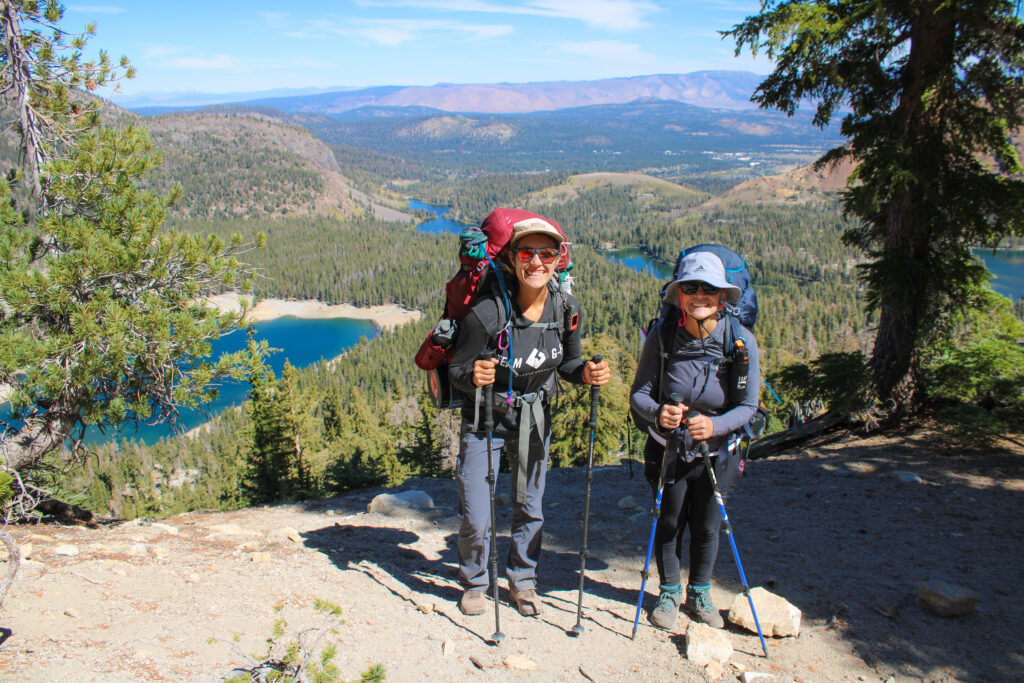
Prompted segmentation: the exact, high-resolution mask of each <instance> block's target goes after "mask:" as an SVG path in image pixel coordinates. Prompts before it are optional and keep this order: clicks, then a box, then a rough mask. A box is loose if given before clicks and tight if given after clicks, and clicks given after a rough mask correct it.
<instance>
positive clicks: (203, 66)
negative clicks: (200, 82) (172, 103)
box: [167, 55, 248, 71]
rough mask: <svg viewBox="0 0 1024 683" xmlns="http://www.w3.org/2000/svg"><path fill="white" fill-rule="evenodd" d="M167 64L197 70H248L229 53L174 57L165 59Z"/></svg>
mask: <svg viewBox="0 0 1024 683" xmlns="http://www.w3.org/2000/svg"><path fill="white" fill-rule="evenodd" d="M167 66H171V67H174V68H175V69H196V70H198V71H238V70H248V69H247V66H246V63H245V62H243V61H242V60H240V59H236V58H235V57H232V56H230V55H213V56H211V57H175V58H173V59H170V60H168V61H167Z"/></svg>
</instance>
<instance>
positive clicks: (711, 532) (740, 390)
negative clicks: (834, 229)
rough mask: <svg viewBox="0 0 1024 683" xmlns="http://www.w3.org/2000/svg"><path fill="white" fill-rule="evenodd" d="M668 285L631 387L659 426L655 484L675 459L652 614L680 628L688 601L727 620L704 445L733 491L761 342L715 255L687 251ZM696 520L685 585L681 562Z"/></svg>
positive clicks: (696, 615) (653, 434) (709, 619)
mask: <svg viewBox="0 0 1024 683" xmlns="http://www.w3.org/2000/svg"><path fill="white" fill-rule="evenodd" d="M663 291H664V294H663V304H664V308H665V309H666V310H667V312H666V313H665V314H663V315H662V317H661V318H660V319H659V320H658V322H656V323H655V325H654V326H653V327H652V328H651V330H649V331H648V334H647V338H646V339H645V341H644V346H643V350H642V352H641V354H640V362H639V365H638V366H637V371H636V376H635V378H634V379H633V385H632V387H631V389H630V407H631V409H632V410H633V411H634V414H635V415H637V416H639V417H640V418H641V419H643V420H646V421H647V422H649V423H650V424H651V425H652V426H651V427H650V428H649V429H648V438H647V444H646V446H645V448H644V474H645V476H646V478H647V480H648V481H649V482H650V483H651V486H652V488H654V489H657V487H658V482H659V479H661V474H662V466H663V465H665V467H666V469H665V470H664V471H665V473H666V476H665V477H664V481H663V484H664V488H663V493H662V498H661V507H660V514H659V516H658V520H657V523H656V527H655V532H654V543H653V550H654V555H655V559H656V563H657V568H658V575H659V578H660V582H661V583H660V590H659V596H658V601H657V603H656V605H655V607H654V608H653V609H652V610H651V612H650V614H649V618H650V621H651V623H653V624H654V625H655V626H658V627H660V628H664V629H672V628H673V626H674V625H675V622H676V618H677V617H678V615H679V610H680V607H683V608H684V609H685V610H686V611H687V612H688V613H689V615H690V617H691V618H692V619H693V620H695V621H698V622H702V623H704V624H707V625H709V626H712V627H715V628H722V627H723V626H724V622H723V620H722V616H721V615H720V614H719V613H718V610H717V609H716V608H715V606H714V603H713V602H712V600H711V572H712V569H713V568H714V564H715V559H716V557H717V555H718V537H719V529H720V527H721V524H722V514H721V510H720V508H719V506H718V504H717V502H716V500H715V495H714V490H713V487H712V482H711V479H710V477H709V476H708V474H707V473H705V465H704V461H703V459H702V458H701V457H700V454H699V446H700V444H701V442H706V444H707V446H708V448H709V450H710V454H711V462H712V463H713V467H714V472H715V475H716V476H717V478H718V483H719V488H720V490H721V491H722V493H723V495H725V494H727V493H728V491H729V490H730V488H731V487H732V485H733V484H734V483H735V482H736V480H737V478H738V476H739V474H740V472H741V467H742V464H741V458H740V453H739V451H738V450H737V446H738V445H739V442H740V432H741V430H742V429H743V427H744V425H746V424H747V422H748V421H749V420H750V418H751V417H752V416H753V414H754V411H755V410H756V409H757V405H758V388H759V385H760V382H761V379H760V370H759V363H758V349H757V341H756V340H755V339H754V335H753V334H752V333H751V332H750V330H748V329H747V328H745V327H743V326H741V325H740V324H739V323H738V322H735V321H730V320H727V319H725V317H724V316H727V315H732V314H731V313H729V312H728V309H727V306H728V305H732V304H735V303H736V302H737V301H739V298H740V294H741V290H740V288H739V287H737V286H736V285H735V284H732V283H731V282H730V281H729V279H728V278H727V274H726V271H725V268H724V266H723V265H722V261H721V259H719V257H718V256H716V255H715V254H713V253H710V252H707V251H697V252H694V253H691V254H687V255H686V256H684V257H683V258H682V259H681V261H680V262H679V265H678V266H677V268H676V272H675V274H674V276H673V279H672V281H671V282H670V283H669V284H668V285H666V286H665V288H664V290H663ZM666 328H670V329H666ZM730 328H731V329H732V330H738V335H735V336H734V335H733V334H732V333H731V332H729V329H730ZM672 330H674V331H672ZM663 334H664V335H666V336H665V338H667V339H671V343H670V344H668V345H667V347H666V348H664V349H663V348H662V347H661V343H660V342H659V340H660V339H662V338H663V337H662V335H663ZM727 335H728V337H727ZM727 338H728V339H730V341H728V342H727V341H726V340H727ZM734 338H735V341H733V339H734ZM734 343H735V344H738V345H745V351H746V353H747V356H748V358H749V362H748V365H747V366H746V373H745V375H743V378H742V382H744V383H743V384H740V383H738V381H737V380H736V379H735V378H734V374H735V373H732V372H731V371H730V366H731V365H732V364H731V363H727V362H725V359H726V356H727V355H728V353H729V350H728V349H726V345H727V344H734ZM666 458H667V460H665V459H666ZM687 528H689V530H690V543H689V578H688V581H687V585H686V587H685V590H684V588H683V585H682V580H681V577H682V574H681V569H680V568H681V564H682V562H683V548H684V545H683V535H684V532H685V531H686V529H687ZM641 600H642V596H641Z"/></svg>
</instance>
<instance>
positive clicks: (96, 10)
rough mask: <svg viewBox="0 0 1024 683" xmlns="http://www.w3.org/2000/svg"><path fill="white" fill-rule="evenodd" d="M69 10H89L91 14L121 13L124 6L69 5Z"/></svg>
mask: <svg viewBox="0 0 1024 683" xmlns="http://www.w3.org/2000/svg"><path fill="white" fill-rule="evenodd" d="M67 9H68V11H69V12H88V13H89V14H121V13H122V12H124V8H123V7H114V6H113V5H68V8H67Z"/></svg>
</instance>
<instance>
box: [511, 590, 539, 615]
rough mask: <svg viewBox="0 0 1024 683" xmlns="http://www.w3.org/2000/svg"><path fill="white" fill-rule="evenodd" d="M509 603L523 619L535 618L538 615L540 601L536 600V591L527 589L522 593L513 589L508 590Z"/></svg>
mask: <svg viewBox="0 0 1024 683" xmlns="http://www.w3.org/2000/svg"><path fill="white" fill-rule="evenodd" d="M508 597H509V601H510V602H511V603H512V604H513V605H514V606H515V608H516V609H517V610H519V613H520V614H522V615H523V616H524V617H535V616H537V615H538V614H540V600H539V599H538V598H537V591H535V590H534V589H532V588H527V589H526V590H524V591H517V590H516V589H515V588H509V589H508Z"/></svg>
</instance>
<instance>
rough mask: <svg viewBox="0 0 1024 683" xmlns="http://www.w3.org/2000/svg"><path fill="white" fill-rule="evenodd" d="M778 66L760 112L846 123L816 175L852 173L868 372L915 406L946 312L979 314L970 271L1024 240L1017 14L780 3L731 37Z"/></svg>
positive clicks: (923, 4) (863, 0)
mask: <svg viewBox="0 0 1024 683" xmlns="http://www.w3.org/2000/svg"><path fill="white" fill-rule="evenodd" d="M724 35H726V36H731V37H733V38H735V40H736V44H737V52H739V51H741V50H742V49H743V48H744V47H748V48H749V49H750V50H751V51H752V52H753V53H755V54H756V53H758V52H760V51H764V52H765V53H766V54H767V55H768V57H770V58H772V59H773V60H775V62H776V65H775V70H774V72H773V73H772V74H770V75H769V76H768V77H767V78H766V79H765V80H764V81H763V82H762V83H761V84H760V86H758V88H757V91H756V92H755V94H754V96H753V98H752V99H753V100H754V101H755V102H757V103H759V104H760V105H761V106H762V107H773V108H777V109H781V110H783V111H785V112H787V113H790V114H792V113H793V112H794V111H795V110H796V108H797V106H798V105H800V104H801V103H802V102H804V101H806V100H808V99H810V100H817V102H818V104H817V110H816V114H815V118H814V120H815V122H816V123H817V124H818V125H821V126H824V125H826V124H828V123H829V122H830V121H831V120H832V118H833V116H835V115H837V114H841V115H842V125H841V132H842V134H843V135H844V136H845V137H846V138H847V144H845V145H844V146H842V147H839V148H836V149H833V150H831V151H830V152H829V153H828V154H826V155H825V156H824V157H823V158H822V159H821V160H820V161H819V165H823V164H830V163H834V162H839V161H841V160H847V159H848V160H852V161H855V162H856V163H857V164H858V167H857V169H856V171H855V172H854V174H853V175H852V176H851V183H850V185H849V186H848V187H847V189H846V192H845V194H844V197H843V202H844V206H845V209H846V211H847V213H848V214H850V215H852V216H854V217H856V218H857V220H858V222H857V223H856V224H855V225H854V226H852V227H850V228H849V229H847V231H846V233H845V239H846V241H847V243H849V244H851V245H855V246H857V247H859V248H860V249H862V250H863V251H864V252H865V253H866V254H867V256H868V257H869V259H870V261H869V263H867V264H866V265H865V266H863V267H862V269H863V270H862V277H863V280H864V281H865V282H866V284H867V287H868V304H869V307H870V308H871V309H873V310H877V311H878V313H879V323H878V334H877V336H876V339H875V346H874V350H873V353H872V357H871V361H870V365H871V369H872V371H873V374H874V376H875V383H876V390H877V392H878V394H879V396H880V397H881V398H882V399H888V398H894V399H896V400H897V402H898V403H899V404H900V405H902V406H904V407H913V406H914V404H915V403H916V402H917V401H920V400H921V399H922V398H923V392H921V391H919V389H921V388H922V387H921V386H920V364H919V360H920V354H921V351H922V350H923V349H925V348H926V347H927V346H928V345H929V343H930V342H931V341H932V337H933V335H934V334H942V333H944V331H943V330H941V329H939V328H936V327H933V325H932V323H933V321H935V320H937V319H938V318H939V317H940V316H941V315H942V314H943V313H944V312H946V311H950V310H952V309H953V308H955V307H958V306H962V305H964V304H965V303H966V302H972V303H975V304H979V303H980V302H981V301H982V300H981V299H980V298H979V295H980V293H981V289H980V288H979V287H978V285H980V284H982V283H984V281H985V280H986V278H987V275H986V273H985V268H984V266H983V265H982V264H981V263H979V262H978V261H977V260H976V259H974V258H972V256H971V253H970V249H971V247H973V246H976V245H978V244H981V245H985V246H987V247H991V248H995V247H996V246H997V245H998V244H999V242H1000V239H1001V238H1002V237H1004V236H1005V235H1009V234H1021V233H1022V232H1024V179H1022V177H1021V172H1022V167H1021V164H1020V162H1019V159H1018V158H1017V153H1016V150H1015V149H1014V146H1013V144H1012V141H1011V139H1010V133H1011V132H1013V131H1015V130H1016V129H1017V128H1018V127H1020V126H1021V125H1022V123H1024V108H1022V107H1021V102H1024V23H1022V21H1021V18H1020V16H1019V3H1017V2H1013V1H1012V0H971V1H967V2H935V1H934V0H900V1H898V2H886V3H878V2H873V1H871V0H832V1H826V0H814V1H804V0H799V1H797V0H787V1H785V2H769V1H766V2H763V3H762V10H761V13H760V14H758V15H756V16H752V17H748V18H747V19H746V20H745V21H744V22H742V23H740V24H738V25H737V26H735V27H734V28H733V29H732V30H731V31H727V32H725V33H724Z"/></svg>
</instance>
